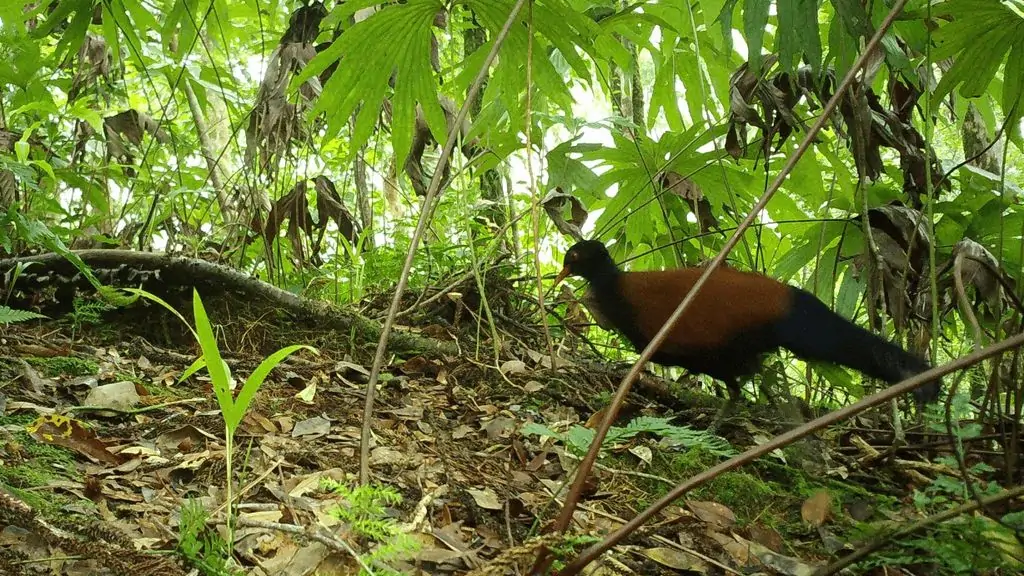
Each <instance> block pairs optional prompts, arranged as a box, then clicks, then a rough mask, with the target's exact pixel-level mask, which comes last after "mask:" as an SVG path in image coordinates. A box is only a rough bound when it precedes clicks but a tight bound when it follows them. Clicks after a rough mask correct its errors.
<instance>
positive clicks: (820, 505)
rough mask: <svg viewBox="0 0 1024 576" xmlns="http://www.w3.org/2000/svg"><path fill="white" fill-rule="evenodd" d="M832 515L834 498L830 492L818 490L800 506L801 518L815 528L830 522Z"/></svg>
mask: <svg viewBox="0 0 1024 576" xmlns="http://www.w3.org/2000/svg"><path fill="white" fill-rule="evenodd" d="M831 513H832V496H831V495H830V494H829V492H828V490H818V491H817V492H815V493H814V494H813V495H811V497H810V498H808V499H807V500H804V503H803V505H802V506H800V517H801V518H803V520H804V522H807V523H808V524H810V525H811V526H813V527H814V528H817V527H819V526H821V525H822V524H824V523H825V522H826V521H828V519H829V516H830V515H831Z"/></svg>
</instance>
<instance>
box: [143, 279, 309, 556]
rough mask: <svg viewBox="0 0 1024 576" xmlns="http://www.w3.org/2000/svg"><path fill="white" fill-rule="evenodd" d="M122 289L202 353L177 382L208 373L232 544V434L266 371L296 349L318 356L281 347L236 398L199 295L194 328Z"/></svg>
mask: <svg viewBox="0 0 1024 576" xmlns="http://www.w3.org/2000/svg"><path fill="white" fill-rule="evenodd" d="M125 290H126V291H128V292H129V293H132V294H135V295H136V296H142V297H144V298H147V299H149V300H152V301H153V302H156V303H157V304H160V305H161V306H163V307H164V308H166V309H167V310H169V311H170V312H171V313H172V314H174V315H175V316H177V317H178V319H179V320H181V321H182V323H184V324H185V326H187V327H188V329H189V330H190V331H191V332H192V335H193V336H195V338H196V340H197V341H198V342H199V346H200V347H201V348H202V350H203V355H202V356H200V357H199V358H197V359H196V361H195V362H193V363H192V365H191V366H189V367H188V368H187V369H186V370H185V372H184V373H183V374H182V375H181V377H180V378H179V379H178V381H179V382H181V381H184V380H185V379H186V378H188V377H189V376H191V375H193V374H195V373H196V372H198V371H199V370H202V369H203V368H204V367H205V368H206V369H207V370H208V371H209V373H210V380H212V381H213V391H214V394H215V395H216V396H217V404H218V405H219V407H220V412H221V418H223V419H224V429H225V434H224V454H225V457H224V459H225V472H224V473H225V474H226V475H227V478H226V484H225V491H226V501H227V503H228V506H227V518H228V521H227V524H228V535H229V537H228V541H232V540H233V537H232V534H233V532H234V528H233V527H234V520H233V519H234V508H233V507H232V502H233V501H234V498H233V491H232V484H233V482H232V479H233V478H234V471H233V462H234V460H233V458H234V452H235V446H234V438H235V432H236V431H237V430H238V426H239V424H241V422H242V418H244V417H245V413H246V411H247V410H248V409H249V404H251V403H252V399H253V398H254V397H255V396H256V392H257V391H258V390H259V389H260V386H262V385H263V381H264V380H266V378H267V376H268V375H269V374H270V371H271V370H273V369H274V367H275V366H277V365H278V364H280V363H281V362H282V361H283V360H284V359H285V358H287V357H288V356H290V355H291V354H292V353H294V352H297V351H298V350H300V349H306V350H309V351H310V352H312V353H314V354H319V352H318V351H317V349H316V348H313V347H312V346H306V345H305V344H295V345H292V346H285V347H284V348H281V349H280V350H278V351H277V352H274V353H273V354H271V355H270V356H268V357H266V358H264V359H263V361H262V362H260V365H259V366H257V367H256V369H255V370H253V372H252V374H249V377H248V378H246V380H245V383H244V384H243V385H242V389H241V390H239V391H238V395H237V396H235V395H234V393H233V390H234V388H235V386H234V378H233V377H232V376H231V369H230V368H229V367H228V365H227V363H226V362H224V359H223V358H221V355H220V348H219V347H218V346H217V337H216V336H215V335H214V333H213V325H212V324H211V323H210V318H209V317H208V316H207V315H206V308H205V307H203V301H202V299H201V298H200V297H199V292H198V291H197V290H195V289H193V290H192V313H193V315H194V316H195V321H196V326H195V328H194V329H193V328H192V325H191V324H189V323H188V321H187V320H185V318H184V317H183V316H182V315H181V314H179V313H178V311H177V310H175V309H174V307H173V306H171V305H170V304H168V303H167V302H165V301H164V300H163V299H162V298H160V297H159V296H157V295H155V294H151V293H149V292H147V291H145V290H142V289H139V288H126V289H125Z"/></svg>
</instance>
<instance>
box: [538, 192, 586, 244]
mask: <svg viewBox="0 0 1024 576" xmlns="http://www.w3.org/2000/svg"><path fill="white" fill-rule="evenodd" d="M542 204H543V206H544V211H545V212H547V215H548V218H551V221H552V222H553V223H554V224H555V228H558V231H559V232H561V233H562V234H565V235H566V236H569V237H571V238H572V239H573V240H576V241H580V240H583V232H582V230H581V227H582V226H583V224H584V223H585V222H586V221H587V209H586V208H584V207H583V203H582V202H580V199H579V198H577V197H575V196H573V195H571V194H567V193H565V192H563V191H562V189H561V188H555V189H554V190H552V191H551V192H549V193H548V195H547V196H546V197H544V200H542ZM566 205H568V206H569V212H570V216H569V219H568V220H566V219H565V216H564V210H565V207H566Z"/></svg>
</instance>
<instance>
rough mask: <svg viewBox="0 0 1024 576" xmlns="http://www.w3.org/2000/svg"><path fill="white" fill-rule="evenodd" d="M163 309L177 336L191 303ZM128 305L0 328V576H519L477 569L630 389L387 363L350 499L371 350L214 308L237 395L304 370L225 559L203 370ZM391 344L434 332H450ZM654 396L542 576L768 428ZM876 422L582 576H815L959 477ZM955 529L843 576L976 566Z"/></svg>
mask: <svg viewBox="0 0 1024 576" xmlns="http://www.w3.org/2000/svg"><path fill="white" fill-rule="evenodd" d="M172 304H173V305H174V306H175V307H176V308H177V309H178V310H182V311H183V314H184V315H185V317H186V318H188V319H190V320H191V314H188V313H186V312H184V311H187V310H190V309H191V307H190V305H191V303H190V302H189V301H188V300H187V299H184V298H182V299H181V300H180V301H178V302H172ZM76 306H78V305H76ZM135 306H136V307H139V306H140V305H139V304H136V305H135ZM144 308H145V310H144V311H142V312H138V311H136V312H134V313H120V312H116V311H115V312H109V311H108V312H104V313H102V314H99V315H92V316H90V314H86V313H85V308H76V310H75V312H74V313H72V314H69V315H67V316H65V317H63V318H61V319H57V320H53V321H44V322H42V323H31V322H29V323H23V324H16V325H10V326H8V327H6V328H4V329H3V332H2V333H0V334H2V340H0V341H2V345H3V349H4V353H3V357H2V358H0V370H2V374H0V406H2V409H0V418H2V419H0V434H3V436H4V442H3V443H2V445H0V458H2V464H3V465H2V467H0V487H3V488H4V489H5V490H6V494H4V490H0V495H2V498H0V499H2V500H3V501H2V502H0V518H2V519H3V524H8V525H10V526H16V527H17V528H18V529H17V530H12V529H7V530H4V531H3V532H2V534H0V572H3V573H4V574H35V573H42V572H46V573H50V574H106V573H110V574H119V573H120V574H123V573H131V574H132V575H133V576H141V575H143V574H146V575H148V574H160V575H167V574H186V573H190V570H198V571H193V572H191V573H197V574H230V573H236V574H237V573H245V574H267V575H279V574H286V575H306V574H320V575H328V574H355V573H357V572H358V570H359V566H360V563H363V564H373V566H374V568H373V570H374V573H375V574H386V573H388V572H387V570H386V569H384V568H383V567H384V566H388V567H390V568H391V569H393V570H395V571H396V572H399V573H415V572H416V570H417V569H418V570H422V572H420V573H428V574H466V573H468V572H470V571H473V570H477V571H478V572H477V573H481V574H483V573H491V574H502V573H510V574H511V573H516V572H514V571H512V570H511V569H509V570H503V569H501V567H499V566H497V565H495V564H488V563H489V561H491V560H492V559H494V558H495V557H497V556H499V555H501V554H503V553H504V554H505V556H504V558H503V560H507V561H509V562H510V563H511V564H512V565H518V567H519V572H518V573H523V572H524V571H525V570H527V569H528V567H529V566H530V564H531V563H532V560H533V558H534V557H535V553H536V545H535V543H532V542H533V541H532V540H531V539H532V538H533V537H535V536H537V535H538V534H540V532H541V531H542V530H543V529H544V528H545V527H546V526H548V525H549V524H550V522H551V521H552V520H553V518H554V517H555V515H556V514H557V512H558V510H559V506H560V505H561V502H562V501H563V496H564V490H565V486H564V485H563V483H564V482H565V481H566V480H567V479H568V478H570V476H569V475H570V474H571V473H572V471H573V470H574V469H575V466H576V464H577V462H578V461H579V458H580V456H581V455H582V454H583V453H584V452H585V450H586V447H587V445H588V441H589V436H588V434H590V433H592V430H593V427H594V426H595V424H594V423H595V422H597V421H598V420H597V419H598V418H599V417H600V416H599V415H597V416H595V414H598V411H599V410H600V409H601V408H603V407H604V406H606V405H607V403H608V400H609V399H610V397H611V395H612V394H613V393H614V390H615V388H616V387H617V385H618V383H619V377H621V374H622V371H621V370H619V371H618V372H616V371H615V370H609V371H607V372H601V371H595V370H593V369H591V368H584V367H583V364H581V363H577V362H573V361H572V360H573V356H572V354H571V353H568V352H566V353H565V354H564V355H563V356H565V357H566V358H568V360H567V361H559V362H555V364H556V367H554V368H552V367H551V365H552V362H551V358H550V356H548V355H547V354H546V353H544V352H543V351H536V350H526V349H525V348H524V347H523V346H522V345H521V342H520V344H519V345H518V346H514V347H509V348H508V350H512V351H513V352H508V351H507V350H506V351H505V352H503V353H506V354H508V356H509V357H511V358H519V359H512V360H505V361H503V362H501V363H500V365H494V364H495V363H494V362H493V360H487V357H488V356H489V355H490V356H491V357H493V353H492V349H491V348H490V346H491V344H490V343H488V342H486V341H484V342H483V343H482V344H480V345H479V346H477V345H476V344H474V343H473V341H472V340H468V339H465V340H458V339H457V338H455V337H454V336H453V335H452V334H453V332H455V331H454V330H448V340H449V341H454V342H456V343H457V344H458V345H459V346H460V347H461V349H462V353H461V354H460V355H443V354H427V353H424V354H413V353H405V354H402V355H390V356H389V357H388V359H387V362H386V366H385V368H384V370H383V375H382V378H381V384H380V386H379V390H378V394H377V399H376V403H375V412H374V418H373V421H372V423H371V429H372V432H373V437H372V446H371V452H370V461H369V466H370V470H371V473H372V480H373V487H371V488H364V489H357V488H356V486H357V483H358V472H359V439H360V430H361V428H362V412H363V404H364V389H365V385H366V382H367V375H368V374H369V369H370V365H371V360H372V354H373V350H374V347H375V345H376V342H359V341H358V338H357V337H356V336H354V335H352V334H349V335H340V336H339V335H334V336H332V337H325V336H324V335H322V334H319V335H317V337H316V338H313V337H312V336H308V335H309V334H311V333H312V332H303V330H309V329H308V328H303V329H301V330H300V329H285V328H284V327H282V326H279V325H277V324H275V323H276V322H278V320H277V318H278V317H276V316H274V315H273V314H272V313H271V314H270V315H269V316H268V315H266V314H264V315H263V316H260V315H259V314H250V315H249V316H248V318H247V319H243V318H242V317H241V316H240V315H234V316H233V315H232V314H230V313H226V312H224V310H226V309H228V308H230V304H228V305H227V306H226V307H218V306H216V305H211V304H208V309H209V310H211V313H210V316H211V319H212V320H213V321H214V322H215V325H216V326H217V327H218V332H217V334H218V337H219V338H222V339H223V340H224V342H222V344H221V346H222V347H221V353H222V354H223V356H224V358H225V360H226V362H227V363H228V365H229V366H230V367H231V370H232V373H233V374H234V376H235V378H236V379H237V380H238V381H239V383H241V382H243V381H244V379H245V378H246V377H248V375H249V374H250V373H251V372H252V371H253V369H254V368H255V367H256V366H257V365H258V364H259V363H260V362H261V361H262V360H263V358H264V357H266V356H267V355H268V354H269V353H270V352H272V351H273V350H275V349H277V348H279V347H281V346H285V345H289V344H301V343H310V344H314V343H315V345H316V347H317V348H318V350H319V354H318V355H314V354H310V353H308V352H304V351H303V352H298V353H296V354H294V355H292V356H290V357H289V358H287V359H286V360H285V361H284V362H283V363H282V364H281V365H280V366H279V367H278V368H277V369H275V370H274V371H272V372H271V373H270V375H269V376H268V377H267V380H266V382H265V383H264V385H263V386H262V387H261V388H260V390H259V392H258V394H257V395H256V397H255V399H254V401H253V403H252V405H251V406H250V408H249V410H248V411H247V413H246V414H245V417H244V418H243V420H242V422H241V425H240V428H239V430H238V432H237V434H236V436H235V453H234V456H233V460H232V461H231V466H232V468H233V469H234V473H235V479H236V480H235V488H234V493H233V498H234V500H235V502H237V520H236V523H235V526H234V530H235V532H234V541H235V545H234V547H233V551H231V553H228V551H227V550H226V548H225V546H224V544H223V542H224V539H225V538H226V537H227V535H228V530H227V527H226V518H225V514H224V505H223V502H224V501H225V496H226V492H225V476H226V473H227V470H228V460H227V458H226V456H227V453H226V451H225V442H224V423H223V420H222V418H221V413H220V411H219V409H218V405H217V402H216V398H215V395H214V393H213V391H212V389H211V381H210V379H209V377H208V374H207V373H206V371H205V370H203V371H200V372H199V373H198V374H196V375H191V376H189V377H187V378H184V379H183V380H181V376H182V374H184V373H186V371H187V370H188V368H189V366H190V365H191V364H192V363H193V362H194V361H195V359H196V358H197V357H198V355H199V347H198V346H197V345H196V344H195V342H194V341H192V342H190V341H189V338H188V337H187V336H188V332H187V331H184V332H183V331H182V330H181V329H180V328H181V326H178V327H174V323H176V322H178V320H176V319H174V318H173V317H172V316H171V315H169V314H162V315H161V314H159V313H158V310H159V309H158V307H155V306H148V307H144ZM157 316H159V317H160V319H159V320H158V319H156V318H157ZM399 324H400V326H399V327H398V330H399V331H402V330H404V331H414V332H418V333H423V334H433V335H441V334H443V333H444V332H445V331H446V330H445V328H443V326H444V324H445V322H444V321H441V320H439V321H438V322H437V323H435V324H431V325H426V324H425V323H424V322H423V321H422V318H421V320H420V321H419V324H418V325H417V326H410V325H404V324H403V322H401V321H400V322H399ZM439 327H440V328H439ZM481 333H482V334H487V330H486V328H485V329H484V330H482V332H481ZM182 334H184V335H185V336H186V337H182ZM314 341H315V342H314ZM620 368H621V367H620ZM645 378H647V379H651V380H658V379H657V378H656V377H654V376H653V375H651V374H647V375H646V376H645ZM662 384H663V385H665V386H667V387H669V388H672V389H674V390H675V391H676V393H677V397H679V398H683V399H684V400H683V401H682V402H681V404H680V405H677V406H674V407H672V408H671V409H670V408H667V407H665V406H662V405H660V404H659V403H658V402H657V401H655V400H652V399H650V398H648V397H645V396H644V395H642V393H641V392H636V391H635V392H634V393H631V395H630V398H629V401H628V406H627V407H626V409H625V410H624V412H623V415H622V417H621V418H620V419H619V421H618V423H617V427H616V428H614V429H613V434H612V437H611V438H610V440H608V441H607V442H606V449H605V451H604V452H603V456H602V458H601V460H600V461H599V466H598V467H597V469H596V470H595V474H596V476H595V477H594V478H593V479H592V481H591V482H590V485H589V486H588V490H587V492H586V494H585V497H584V499H583V500H582V502H581V505H580V506H579V508H578V510H577V512H576V514H575V516H574V520H575V522H574V525H573V526H572V528H571V530H570V535H569V537H567V538H566V539H564V540H562V541H561V542H560V543H559V544H558V545H557V546H554V547H553V549H554V551H555V553H556V555H557V557H558V559H559V560H558V562H562V561H563V560H569V559H572V558H573V557H574V556H575V554H576V553H578V552H579V551H581V550H583V549H584V548H586V546H588V545H590V544H592V543H594V542H596V541H597V538H598V537H599V536H600V535H601V534H603V533H607V532H608V531H610V530H613V529H615V528H617V527H618V526H620V525H621V524H622V523H623V522H624V521H625V520H626V519H628V518H630V517H632V516H634V515H635V514H636V513H638V512H639V511H640V510H642V509H643V508H644V507H646V506H647V505H649V504H651V503H653V502H654V501H656V500H657V499H658V498H659V497H660V496H661V495H663V494H665V493H666V492H667V491H668V490H670V489H671V488H672V487H673V486H675V485H676V484H677V483H679V482H682V481H684V480H686V479H688V478H689V477H691V476H692V475H694V474H695V473H698V472H701V471H703V470H705V469H707V468H708V467H710V466H712V465H714V464H716V463H718V462H721V461H722V460H723V459H724V458H726V457H728V456H729V455H730V454H735V453H738V452H741V451H743V450H744V449H746V448H748V447H749V446H751V445H753V444H758V443H762V442H764V441H766V440H767V439H769V438H770V437H772V436H773V435H775V434H777V433H778V432H779V431H781V430H783V429H784V428H783V427H782V423H781V421H780V417H779V413H778V412H777V411H775V410H773V409H770V408H767V407H764V406H763V405H760V404H758V405H747V406H745V407H743V408H741V410H740V413H739V417H737V418H736V419H734V420H732V421H730V422H729V423H727V425H725V426H724V427H723V429H722V432H721V433H722V435H723V437H724V439H722V438H717V437H712V436H709V435H707V434H705V433H703V432H702V431H701V428H702V427H704V426H705V425H706V424H707V422H708V421H709V420H710V417H711V415H712V414H713V412H714V410H715V409H716V408H717V406H718V402H719V401H718V400H717V399H715V398H713V397H710V396H706V395H704V394H702V393H696V392H694V391H692V390H689V391H687V390H685V389H684V390H680V387H683V388H685V387H684V386H683V385H682V384H678V383H675V382H670V383H662ZM687 398H691V399H692V402H691V401H690V400H686V399H687ZM687 405H689V406H688V407H687ZM681 406H682V408H681ZM887 419H888V415H887V413H886V411H878V412H870V413H866V414H864V415H862V416H861V417H860V418H858V419H857V420H855V421H851V422H847V423H845V424H843V426H842V428H840V429H834V430H831V431H828V432H826V433H824V434H821V435H818V436H817V437H816V438H814V439H811V440H808V442H805V443H801V444H800V448H794V449H793V450H786V451H776V452H775V453H773V454H771V455H770V456H767V457H765V458H762V459H761V460H759V461H757V462H755V463H753V464H751V465H748V466H745V467H742V468H739V469H737V470H733V471H731V472H727V473H725V474H723V475H721V476H719V477H718V478H716V479H714V480H713V481H711V482H710V483H708V484H706V485H704V486H701V487H699V488H697V489H696V490H694V491H692V492H691V493H689V494H688V495H687V496H686V498H685V499H683V500H681V501H677V502H676V503H675V505H673V506H670V507H669V508H667V509H666V510H664V511H663V512H661V513H660V514H659V515H658V516H657V520H656V521H655V522H654V523H653V525H651V526H649V527H648V529H647V530H646V531H645V532H644V533H643V534H642V535H638V536H636V537H633V538H631V539H628V540H626V541H625V543H623V544H622V545H620V546H617V547H616V548H614V549H613V550H612V551H611V552H610V553H607V554H605V555H604V556H603V557H602V559H601V560H600V561H599V562H598V564H599V568H598V572H597V573H618V574H624V573H636V574H679V573H699V574H741V573H751V572H757V571H761V572H763V573H777V574H794V575H795V574H809V573H810V572H811V570H812V569H813V568H814V567H816V566H820V565H824V564H827V563H828V562H830V561H832V560H835V559H836V558H837V557H839V556H842V555H844V554H846V553H848V552H849V551H851V550H853V549H854V548H855V547H856V546H857V545H858V544H859V543H860V542H862V541H863V540H864V539H865V538H868V537H870V536H871V535H872V534H873V533H875V532H876V531H877V530H878V529H880V528H881V527H882V526H885V525H890V524H905V523H908V522H913V521H915V520H917V519H920V518H921V517H922V512H921V504H922V500H923V499H927V498H936V497H937V495H936V494H935V493H934V487H930V486H931V483H932V482H933V481H934V480H935V479H936V478H939V477H942V476H943V475H947V474H948V475H950V476H953V477H955V476H956V475H957V472H956V470H953V469H951V468H947V467H945V466H943V465H940V464H935V463H932V462H931V461H929V460H928V459H926V458H925V456H926V454H924V453H923V452H922V451H921V450H920V448H921V447H920V446H916V447H915V446H914V444H915V442H916V443H920V438H921V436H920V435H919V434H916V433H915V428H914V427H913V423H911V422H906V425H907V426H908V441H909V443H910V445H909V446H904V447H901V448H899V449H898V450H895V451H892V452H890V453H888V454H884V453H885V451H886V450H887V449H889V448H890V444H891V438H892V430H891V427H890V426H889V425H888V424H886V421H887ZM686 425H691V426H693V428H689V427H687V426H686ZM918 430H919V429H918ZM933 456H934V455H933ZM956 530H957V529H955V528H954V529H952V533H951V535H950V537H949V538H947V539H944V537H943V535H942V533H935V532H933V533H931V534H930V535H929V536H928V538H930V540H927V541H925V540H921V541H916V540H911V539H907V540H906V541H902V542H896V543H894V547H890V548H888V549H885V550H883V551H882V552H880V553H878V554H876V555H873V556H871V557H870V558H869V559H868V560H866V561H862V562H861V563H860V564H858V565H857V570H856V573H877V574H883V573H887V574H893V573H899V572H894V571H893V569H894V568H896V569H903V570H908V571H913V572H906V573H919V574H924V573H940V572H934V571H931V570H930V569H927V567H928V565H927V563H928V562H936V563H939V564H941V562H943V560H942V559H941V556H942V554H950V555H954V556H956V555H963V554H976V555H984V554H988V556H986V558H987V557H989V556H991V555H992V553H985V552H983V551H981V549H980V547H979V546H977V544H976V543H974V542H972V541H971V540H970V539H969V538H966V537H964V536H963V533H962V531H961V533H960V534H959V535H957V534H956ZM920 537H921V538H925V536H924V535H922V536H920ZM947 540H948V542H947ZM957 542H959V544H957ZM935 546H938V547H939V548H936V550H938V551H937V552H928V551H927V550H929V547H935ZM943 546H945V547H946V548H942V547H943ZM915 550H917V553H915V552H914V551H915ZM229 557H233V560H231V561H230V562H229V561H228V560H227V559H228V558H229ZM231 562H236V563H237V564H236V565H235V568H236V569H240V570H241V571H236V572H231V570H230V569H229V568H228V566H229V565H230V564H231ZM557 565H558V564H556V566H557ZM980 565H981V564H979V566H980ZM239 566H240V568H239ZM933 567H934V566H933ZM886 569H888V571H886ZM984 572H985V571H984V570H982V571H977V572H973V573H979V574H980V573H984ZM987 573H997V572H992V571H988V572H987ZM1006 573H1009V572H1006Z"/></svg>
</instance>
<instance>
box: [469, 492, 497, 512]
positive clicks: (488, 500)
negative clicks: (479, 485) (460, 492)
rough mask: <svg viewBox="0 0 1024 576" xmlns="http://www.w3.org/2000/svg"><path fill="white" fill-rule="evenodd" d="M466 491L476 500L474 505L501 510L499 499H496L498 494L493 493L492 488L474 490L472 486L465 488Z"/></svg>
mask: <svg viewBox="0 0 1024 576" xmlns="http://www.w3.org/2000/svg"><path fill="white" fill-rule="evenodd" d="M466 492H469V495H470V496H472V497H473V500H475V501H476V505H477V506H479V507H481V508H484V509H487V510H501V509H502V506H501V501H500V500H499V499H498V495H497V494H495V493H494V490H491V489H490V488H485V489H483V490H475V489H473V488H467V489H466Z"/></svg>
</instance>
